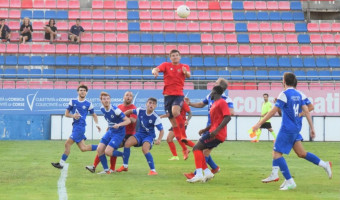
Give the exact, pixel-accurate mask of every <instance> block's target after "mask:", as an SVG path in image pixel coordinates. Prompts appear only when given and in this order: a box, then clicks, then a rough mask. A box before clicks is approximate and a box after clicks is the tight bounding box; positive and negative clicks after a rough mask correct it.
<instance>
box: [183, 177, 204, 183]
mask: <svg viewBox="0 0 340 200" xmlns="http://www.w3.org/2000/svg"><path fill="white" fill-rule="evenodd" d="M187 182H189V183H196V182H204V177H203V176H197V175H195V176H194V177H193V178H191V179H187Z"/></svg>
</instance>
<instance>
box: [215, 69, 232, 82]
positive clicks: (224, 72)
mask: <svg viewBox="0 0 340 200" xmlns="http://www.w3.org/2000/svg"><path fill="white" fill-rule="evenodd" d="M218 76H220V77H222V78H224V79H227V80H228V79H230V73H229V71H228V70H220V71H218Z"/></svg>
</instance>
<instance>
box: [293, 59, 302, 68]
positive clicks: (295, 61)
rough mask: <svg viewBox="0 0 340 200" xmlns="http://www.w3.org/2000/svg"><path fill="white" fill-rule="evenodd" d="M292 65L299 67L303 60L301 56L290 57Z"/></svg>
mask: <svg viewBox="0 0 340 200" xmlns="http://www.w3.org/2000/svg"><path fill="white" fill-rule="evenodd" d="M291 62H292V67H293V68H301V67H303V61H302V58H292V60H291Z"/></svg>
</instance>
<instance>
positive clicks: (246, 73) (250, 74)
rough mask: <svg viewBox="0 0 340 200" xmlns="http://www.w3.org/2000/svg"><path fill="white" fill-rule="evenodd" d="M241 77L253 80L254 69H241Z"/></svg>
mask: <svg viewBox="0 0 340 200" xmlns="http://www.w3.org/2000/svg"><path fill="white" fill-rule="evenodd" d="M243 79H244V80H255V79H256V77H255V71H254V70H245V71H243Z"/></svg>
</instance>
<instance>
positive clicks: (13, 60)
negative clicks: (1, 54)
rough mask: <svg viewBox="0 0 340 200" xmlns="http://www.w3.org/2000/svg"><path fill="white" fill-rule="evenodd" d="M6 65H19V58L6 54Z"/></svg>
mask: <svg viewBox="0 0 340 200" xmlns="http://www.w3.org/2000/svg"><path fill="white" fill-rule="evenodd" d="M5 64H6V65H17V64H18V58H17V57H16V56H6V63H5Z"/></svg>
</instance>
